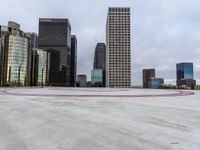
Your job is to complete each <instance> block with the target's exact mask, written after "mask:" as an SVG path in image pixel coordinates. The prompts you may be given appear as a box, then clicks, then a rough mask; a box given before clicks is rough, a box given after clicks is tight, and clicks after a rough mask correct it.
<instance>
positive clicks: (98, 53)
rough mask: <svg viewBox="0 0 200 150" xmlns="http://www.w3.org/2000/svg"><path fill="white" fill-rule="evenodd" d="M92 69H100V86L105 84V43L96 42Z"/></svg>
mask: <svg viewBox="0 0 200 150" xmlns="http://www.w3.org/2000/svg"><path fill="white" fill-rule="evenodd" d="M93 69H102V71H103V72H102V76H103V81H102V86H103V87H105V86H106V45H105V44H104V43H98V44H97V45H96V48H95V54H94V66H93Z"/></svg>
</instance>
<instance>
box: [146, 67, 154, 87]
mask: <svg viewBox="0 0 200 150" xmlns="http://www.w3.org/2000/svg"><path fill="white" fill-rule="evenodd" d="M154 78H155V69H143V88H150V86H149V80H150V79H154Z"/></svg>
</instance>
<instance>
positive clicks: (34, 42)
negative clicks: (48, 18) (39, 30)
mask: <svg viewBox="0 0 200 150" xmlns="http://www.w3.org/2000/svg"><path fill="white" fill-rule="evenodd" d="M26 37H27V38H28V39H29V43H28V47H29V51H28V62H27V85H28V86H32V72H31V71H32V70H31V69H32V68H31V67H32V66H33V64H32V63H33V62H32V55H33V48H37V47H38V36H37V34H36V33H31V32H27V33H26Z"/></svg>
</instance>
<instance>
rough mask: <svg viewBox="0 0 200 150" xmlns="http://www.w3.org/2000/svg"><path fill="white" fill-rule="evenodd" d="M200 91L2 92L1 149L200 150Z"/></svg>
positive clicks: (78, 89) (96, 90)
mask: <svg viewBox="0 0 200 150" xmlns="http://www.w3.org/2000/svg"><path fill="white" fill-rule="evenodd" d="M199 96H200V92H198V91H195V92H193V91H192V92H191V91H176V90H148V89H104V88H102V89H95V88H94V89H90V88H61V87H59V88H53V87H52V88H1V89H0V149H2V150H4V149H5V150H7V149H8V150H27V149H28V150H66V149H67V150H70V149H78V150H79V149H80V150H90V149H91V150H94V149H100V150H108V149H109V150H112V149H113V150H120V149H123V150H128V149H130V150H134V149H144V150H149V149H159V150H169V149H170V150H180V149H182V150H189V149H191V150H199V148H200V142H199V141H200V134H199V133H200V120H199V118H200V100H199Z"/></svg>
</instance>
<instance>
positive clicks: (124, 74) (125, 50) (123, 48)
mask: <svg viewBox="0 0 200 150" xmlns="http://www.w3.org/2000/svg"><path fill="white" fill-rule="evenodd" d="M106 46H107V47H106V48H107V49H106V68H107V69H106V70H107V72H106V86H107V87H115V88H129V87H130V86H131V27H130V8H109V9H108V17H107V24H106Z"/></svg>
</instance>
